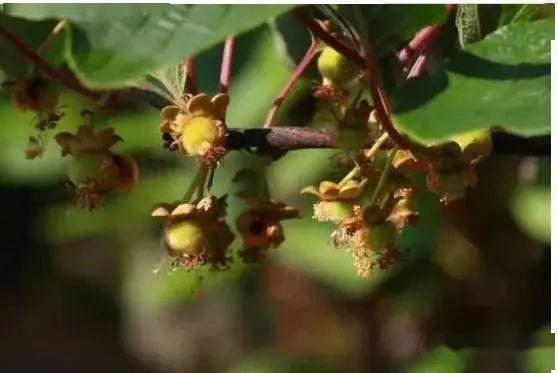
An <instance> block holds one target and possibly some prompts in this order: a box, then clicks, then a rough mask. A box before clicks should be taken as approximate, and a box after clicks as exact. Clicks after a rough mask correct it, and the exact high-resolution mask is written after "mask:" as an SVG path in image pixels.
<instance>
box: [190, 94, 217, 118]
mask: <svg viewBox="0 0 558 373" xmlns="http://www.w3.org/2000/svg"><path fill="white" fill-rule="evenodd" d="M187 108H188V112H190V113H192V114H194V115H213V113H212V109H213V104H212V103H211V99H210V98H209V96H208V95H206V94H205V93H200V94H198V95H196V96H194V97H192V99H191V100H190V101H188V107H187Z"/></svg>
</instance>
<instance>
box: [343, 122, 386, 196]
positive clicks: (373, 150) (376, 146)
mask: <svg viewBox="0 0 558 373" xmlns="http://www.w3.org/2000/svg"><path fill="white" fill-rule="evenodd" d="M388 139H389V134H388V133H387V132H385V133H384V134H383V135H382V136H380V137H379V138H378V140H376V142H375V143H374V145H372V147H370V149H368V151H367V152H366V153H364V157H365V158H366V159H370V158H372V157H373V156H374V154H376V152H377V151H378V150H379V149H380V148H381V147H382V145H383V144H384V143H385V142H386V141H387V140H388ZM361 171H362V168H361V167H360V166H355V167H354V168H353V169H352V170H351V171H349V173H348V174H347V175H345V177H344V178H343V179H342V180H341V181H340V182H339V186H342V185H345V184H346V183H348V182H349V181H350V180H351V179H353V178H355V177H358V176H359V175H360V172H361Z"/></svg>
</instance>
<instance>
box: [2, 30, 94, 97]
mask: <svg viewBox="0 0 558 373" xmlns="http://www.w3.org/2000/svg"><path fill="white" fill-rule="evenodd" d="M0 35H2V36H4V38H6V40H7V41H8V42H10V44H12V46H13V47H14V48H15V49H17V51H18V52H19V53H20V54H21V55H22V56H23V57H25V58H27V59H28V60H29V61H31V62H32V63H33V64H34V65H35V66H36V67H37V68H38V69H39V70H41V71H42V72H43V73H45V74H46V75H47V76H48V77H49V78H50V79H52V80H53V81H55V82H57V83H59V84H61V85H63V86H65V87H67V88H69V89H71V90H74V91H76V92H78V93H81V94H82V95H84V96H87V97H89V98H92V99H94V100H95V99H98V98H99V94H97V93H95V92H92V91H90V90H89V89H87V88H85V87H83V86H82V85H81V83H80V82H79V81H78V80H77V79H76V78H75V77H74V76H73V75H69V74H65V73H63V72H62V71H60V70H58V69H57V68H55V67H54V66H52V65H51V64H50V63H48V62H47V61H46V60H45V59H43V58H42V57H41V56H40V55H39V54H38V53H36V52H35V51H34V50H33V49H31V48H30V47H29V46H28V45H27V44H25V42H24V41H23V40H21V39H20V38H19V37H18V36H17V35H15V34H13V33H12V32H10V31H8V30H7V29H5V28H4V27H2V26H0Z"/></svg>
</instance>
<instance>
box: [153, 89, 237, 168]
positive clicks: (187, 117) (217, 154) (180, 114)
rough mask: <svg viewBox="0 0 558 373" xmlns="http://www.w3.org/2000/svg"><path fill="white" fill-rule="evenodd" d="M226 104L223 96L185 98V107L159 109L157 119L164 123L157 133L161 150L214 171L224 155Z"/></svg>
mask: <svg viewBox="0 0 558 373" xmlns="http://www.w3.org/2000/svg"><path fill="white" fill-rule="evenodd" d="M228 104H229V96H228V95H226V94H222V93H220V94H217V95H215V96H214V97H213V98H210V97H209V96H208V95H206V94H203V93H201V94H198V95H196V96H187V97H186V103H185V105H182V106H177V105H170V106H167V107H165V108H163V109H162V110H161V117H162V118H163V120H164V121H163V123H162V124H161V125H160V126H159V129H160V131H161V132H162V133H163V139H164V140H165V146H166V147H168V148H169V149H171V150H175V149H178V150H180V152H181V153H182V154H184V155H187V156H192V157H196V158H198V159H199V160H200V162H201V163H203V164H206V165H208V166H211V167H214V166H215V165H216V164H217V163H218V162H219V160H220V159H221V157H222V156H223V155H224V154H225V153H226V151H227V150H226V147H225V146H226V139H227V129H226V126H225V123H224V119H225V113H226V110H227V106H228Z"/></svg>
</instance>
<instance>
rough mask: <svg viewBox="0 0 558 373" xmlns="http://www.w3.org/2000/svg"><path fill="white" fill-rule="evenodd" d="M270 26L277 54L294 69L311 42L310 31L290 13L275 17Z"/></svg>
mask: <svg viewBox="0 0 558 373" xmlns="http://www.w3.org/2000/svg"><path fill="white" fill-rule="evenodd" d="M270 27H271V30H272V33H273V41H274V42H275V46H276V47H277V50H278V51H279V54H280V55H281V57H282V58H283V59H284V60H285V62H287V63H288V64H289V65H290V66H291V67H292V68H293V69H294V68H295V67H296V65H297V64H298V63H299V62H300V61H302V59H303V58H304V55H305V54H306V51H307V50H308V48H309V47H310V44H311V43H312V38H311V37H310V33H309V32H308V30H307V29H306V27H305V26H304V25H302V24H301V23H300V22H297V21H296V19H295V18H294V17H293V16H292V15H291V14H283V15H281V16H279V17H277V18H275V19H274V20H273V21H271V22H270Z"/></svg>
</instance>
